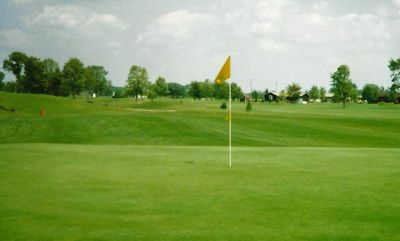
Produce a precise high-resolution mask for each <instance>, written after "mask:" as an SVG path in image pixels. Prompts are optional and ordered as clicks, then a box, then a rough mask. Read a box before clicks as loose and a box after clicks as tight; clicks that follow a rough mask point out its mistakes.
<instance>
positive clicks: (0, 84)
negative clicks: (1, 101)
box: [0, 71, 6, 90]
mask: <svg viewBox="0 0 400 241" xmlns="http://www.w3.org/2000/svg"><path fill="white" fill-rule="evenodd" d="M5 76H6V75H5V74H4V73H3V72H1V71H0V90H3V88H4V83H3V80H4V77H5Z"/></svg>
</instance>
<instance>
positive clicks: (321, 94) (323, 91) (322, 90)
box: [319, 87, 326, 102]
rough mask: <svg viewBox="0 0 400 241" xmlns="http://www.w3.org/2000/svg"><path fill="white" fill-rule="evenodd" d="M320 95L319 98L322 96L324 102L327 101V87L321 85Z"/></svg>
mask: <svg viewBox="0 0 400 241" xmlns="http://www.w3.org/2000/svg"><path fill="white" fill-rule="evenodd" d="M319 96H320V97H319V98H321V101H322V102H325V101H326V89H325V88H324V87H321V88H320V89H319Z"/></svg>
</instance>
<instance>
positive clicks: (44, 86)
mask: <svg viewBox="0 0 400 241" xmlns="http://www.w3.org/2000/svg"><path fill="white" fill-rule="evenodd" d="M3 69H4V70H6V71H8V72H10V73H12V74H13V75H14V76H15V81H10V82H6V83H3V81H2V80H3V79H4V73H2V72H1V73H0V80H1V81H0V82H1V84H0V88H1V89H2V90H5V91H9V92H17V93H34V94H49V95H55V96H69V95H72V96H76V95H79V94H80V93H81V92H82V91H87V92H88V93H89V94H92V93H96V94H99V95H111V94H112V84H111V81H110V80H108V79H107V74H108V72H107V71H106V70H105V68H104V67H103V66H99V65H90V66H85V65H84V64H83V63H82V61H81V60H79V59H78V58H70V59H69V60H68V61H67V62H66V63H65V64H64V66H63V68H62V69H61V68H60V66H59V64H58V63H57V62H56V61H55V60H53V59H51V58H46V59H43V60H42V59H40V58H38V57H35V56H29V55H27V54H25V53H23V52H12V53H11V54H10V55H9V56H8V58H7V59H5V60H4V61H3Z"/></svg>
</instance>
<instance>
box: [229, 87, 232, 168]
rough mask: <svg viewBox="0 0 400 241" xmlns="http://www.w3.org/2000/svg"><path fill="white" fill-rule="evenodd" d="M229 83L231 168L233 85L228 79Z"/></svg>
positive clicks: (230, 151)
mask: <svg viewBox="0 0 400 241" xmlns="http://www.w3.org/2000/svg"><path fill="white" fill-rule="evenodd" d="M228 84H229V110H228V119H229V168H232V86H231V81H228Z"/></svg>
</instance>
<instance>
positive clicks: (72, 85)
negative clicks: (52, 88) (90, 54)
mask: <svg viewBox="0 0 400 241" xmlns="http://www.w3.org/2000/svg"><path fill="white" fill-rule="evenodd" d="M84 78H85V66H84V65H83V63H82V62H81V61H80V60H79V59H78V58H71V59H69V60H68V62H67V63H65V65H64V68H63V85H64V88H65V90H64V91H65V92H66V93H67V94H72V96H73V97H75V96H76V95H78V94H79V93H80V92H81V91H82V88H83V86H84Z"/></svg>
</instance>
